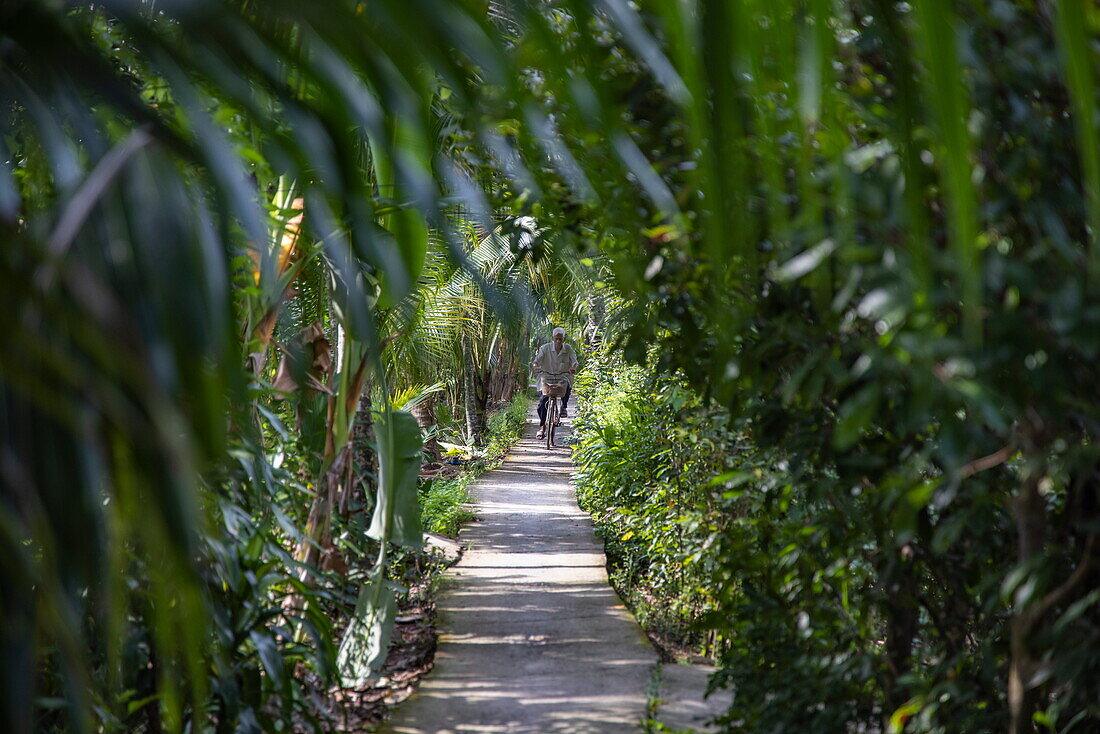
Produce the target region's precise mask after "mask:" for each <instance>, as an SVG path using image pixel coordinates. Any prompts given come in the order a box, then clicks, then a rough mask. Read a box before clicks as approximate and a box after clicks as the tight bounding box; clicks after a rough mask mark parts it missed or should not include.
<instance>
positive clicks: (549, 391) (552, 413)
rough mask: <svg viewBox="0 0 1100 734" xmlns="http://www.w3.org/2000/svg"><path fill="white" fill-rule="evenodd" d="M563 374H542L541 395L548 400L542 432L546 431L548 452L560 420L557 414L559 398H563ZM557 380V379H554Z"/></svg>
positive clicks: (559, 409)
mask: <svg viewBox="0 0 1100 734" xmlns="http://www.w3.org/2000/svg"><path fill="white" fill-rule="evenodd" d="M564 375H565V373H563V372H543V373H542V394H543V395H546V396H548V397H549V398H550V399H549V400H548V401H546V423H545V425H544V430H545V431H546V449H547V450H550V449H551V448H553V447H554V429H555V428H557V426H558V422H559V421H560V420H561V416H560V415H559V412H560V411H561V398H563V397H565V386H566V383H565V380H563V379H561V378H562V377H564ZM554 378H558V379H556V380H555V379H554Z"/></svg>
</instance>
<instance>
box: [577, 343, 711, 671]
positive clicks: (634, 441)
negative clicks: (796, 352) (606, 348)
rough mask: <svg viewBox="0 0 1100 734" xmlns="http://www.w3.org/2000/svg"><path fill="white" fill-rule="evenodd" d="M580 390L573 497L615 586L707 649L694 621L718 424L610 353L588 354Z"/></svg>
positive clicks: (704, 578)
mask: <svg viewBox="0 0 1100 734" xmlns="http://www.w3.org/2000/svg"><path fill="white" fill-rule="evenodd" d="M576 390H577V392H578V393H579V394H581V395H585V396H591V397H588V398H587V399H586V400H584V401H583V402H582V403H581V410H580V413H579V414H578V416H577V419H576V421H575V424H574V425H575V426H576V430H577V434H578V437H579V439H580V441H579V445H578V446H577V448H576V450H575V453H574V459H575V461H576V462H577V466H578V470H577V473H576V484H577V498H578V501H579V502H580V505H581V507H582V508H583V509H585V510H586V511H588V512H590V513H592V515H593V517H594V519H595V520H596V525H597V529H598V531H599V533H600V535H601V536H602V537H603V538H604V541H605V548H606V550H607V553H608V555H609V557H610V558H611V559H612V580H613V582H614V583H615V585H616V587H617V588H618V589H619V591H620V593H621V594H623V595H624V598H626V599H627V601H628V603H629V604H630V605H631V608H632V610H633V611H634V613H635V615H637V616H638V617H639V620H640V621H641V622H642V623H643V625H645V626H646V627H649V628H651V629H653V630H655V631H659V632H660V633H662V634H663V635H665V636H666V637H669V638H671V639H672V640H675V641H676V642H678V643H680V644H682V645H685V646H689V647H695V648H696V651H697V652H698V653H700V654H706V653H711V652H713V650H712V649H711V647H712V645H711V641H710V640H709V638H707V637H706V636H705V635H703V633H702V628H701V627H699V626H698V625H697V623H698V622H699V621H700V620H701V618H702V617H703V615H705V614H706V613H708V612H709V611H711V610H713V609H714V603H715V600H716V599H715V596H714V593H713V579H712V571H713V563H714V560H715V559H714V558H713V556H712V555H711V554H710V553H709V552H708V551H707V550H706V549H705V548H704V547H703V546H702V544H701V540H702V537H703V533H704V529H705V528H706V527H708V524H709V523H710V522H712V521H713V519H714V518H712V517H710V516H711V515H712V514H713V513H712V511H711V507H710V504H711V500H710V498H709V497H708V492H707V490H706V484H707V481H708V480H709V479H710V478H711V477H712V476H714V474H715V473H717V472H718V471H719V470H720V469H721V467H722V463H723V454H724V452H725V449H726V446H727V444H728V439H729V435H728V433H727V430H726V428H725V425H724V422H722V421H721V420H720V419H718V420H716V417H715V416H714V415H711V414H710V413H708V412H707V411H706V410H704V409H703V405H702V402H701V401H700V400H699V399H698V397H696V396H694V395H693V394H692V393H691V392H690V391H689V390H687V389H685V388H684V386H683V385H682V383H680V382H679V381H677V380H658V379H656V378H655V377H654V376H653V375H652V373H651V372H649V371H647V370H645V369H643V368H642V367H639V366H627V365H624V364H623V363H622V361H621V358H619V357H618V356H617V355H615V353H600V354H597V355H593V356H590V359H589V362H588V364H587V365H586V368H585V369H584V370H583V371H582V372H581V373H580V375H579V377H578V379H577V382H576Z"/></svg>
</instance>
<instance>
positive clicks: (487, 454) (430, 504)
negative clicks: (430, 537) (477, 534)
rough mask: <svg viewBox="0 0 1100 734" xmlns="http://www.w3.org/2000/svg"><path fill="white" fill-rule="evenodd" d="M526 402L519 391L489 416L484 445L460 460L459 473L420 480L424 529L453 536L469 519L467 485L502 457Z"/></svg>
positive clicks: (518, 428) (520, 426)
mask: <svg viewBox="0 0 1100 734" xmlns="http://www.w3.org/2000/svg"><path fill="white" fill-rule="evenodd" d="M530 402H531V399H530V397H529V396H528V395H527V394H526V393H521V394H519V395H516V396H515V397H514V398H513V399H512V402H511V403H509V404H507V405H505V406H503V407H502V408H501V409H500V410H498V411H497V412H496V413H494V414H493V415H492V416H490V417H489V420H488V431H487V436H486V445H485V448H484V449H483V450H481V451H480V452H478V453H477V454H476V455H475V456H473V457H472V458H471V459H470V460H469V461H467V462H466V463H465V464H463V466H462V470H461V471H460V473H459V474H457V475H455V476H451V477H447V478H445V479H444V478H438V477H437V478H432V479H426V480H424V481H423V482H422V483H421V485H420V518H421V523H422V525H423V527H424V530H426V531H427V532H429V533H435V534H437V535H446V536H450V537H454V536H455V535H457V534H458V530H459V528H461V527H462V525H463V523H465V522H467V521H468V520H470V519H472V517H473V515H472V514H471V513H470V511H469V510H468V509H466V508H467V505H468V504H469V502H470V500H471V497H470V491H469V488H470V485H471V484H472V483H473V482H474V480H476V479H477V478H478V477H480V476H481V475H482V474H484V473H485V472H487V471H489V470H490V469H494V468H496V467H498V466H500V464H501V462H502V461H504V457H505V455H506V454H507V453H508V449H510V448H511V447H512V445H513V444H514V443H515V442H516V440H517V439H518V438H519V437H520V435H521V434H522V433H523V428H524V426H525V425H526V423H527V406H528V405H529V404H530Z"/></svg>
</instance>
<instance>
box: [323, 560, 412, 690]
mask: <svg viewBox="0 0 1100 734" xmlns="http://www.w3.org/2000/svg"><path fill="white" fill-rule="evenodd" d="M396 614H397V602H396V600H395V598H394V594H393V591H392V590H391V589H390V588H389V587H388V586H386V584H385V583H383V582H382V580H381V579H380V578H378V579H375V580H373V581H371V582H368V583H366V584H363V587H362V588H361V589H360V590H359V599H358V601H357V602H356V605H355V615H354V616H353V617H352V620H351V622H350V623H349V624H348V629H347V632H346V633H345V634H344V639H343V640H342V641H341V642H340V651H339V653H337V656H336V668H337V670H338V671H339V672H340V679H341V682H342V683H343V685H344V686H345V687H346V688H362V687H364V686H365V685H367V683H368V682H369V680H370V678H371V674H372V671H374V670H376V669H377V668H378V667H380V666H381V664H382V663H383V662H385V660H386V653H387V652H388V651H389V646H390V634H391V632H392V630H393V620H394V617H395V616H396Z"/></svg>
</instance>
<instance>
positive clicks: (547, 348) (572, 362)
mask: <svg viewBox="0 0 1100 734" xmlns="http://www.w3.org/2000/svg"><path fill="white" fill-rule="evenodd" d="M579 365H580V362H578V361H577V353H576V352H574V351H573V347H572V346H570V345H569V344H562V345H561V351H557V350H555V349H554V342H547V343H546V344H543V345H542V346H541V347H539V351H538V353H537V354H535V362H534V366H535V372H537V373H538V376H539V384H538V389H539V392H542V377H543V375H544V374H545V373H547V372H551V373H558V374H560V375H561V376H560V377H556V376H555V377H554V380H555V381H557V380H558V379H560V380H563V381H565V382H567V383H568V384H570V385H572V384H573V375H571V374H569V370H571V369H573V368H574V367H578V366H579Z"/></svg>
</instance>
